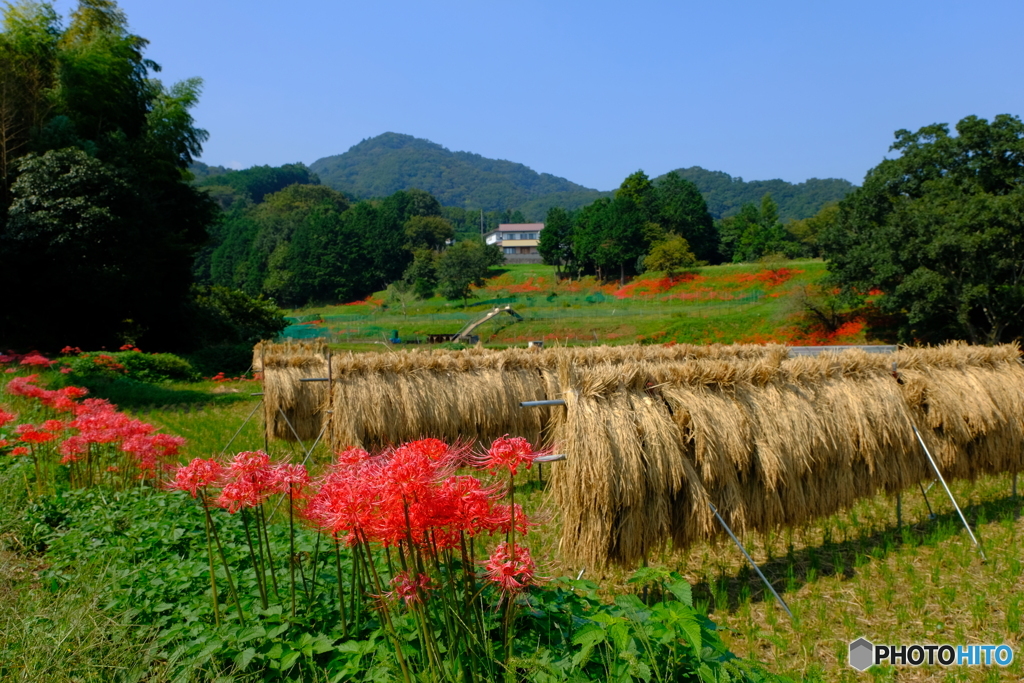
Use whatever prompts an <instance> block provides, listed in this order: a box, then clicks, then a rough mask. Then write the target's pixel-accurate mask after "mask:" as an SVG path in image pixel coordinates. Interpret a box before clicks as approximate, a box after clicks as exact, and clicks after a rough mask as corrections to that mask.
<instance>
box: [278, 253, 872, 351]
mask: <svg viewBox="0 0 1024 683" xmlns="http://www.w3.org/2000/svg"><path fill="white" fill-rule="evenodd" d="M493 272H494V277H492V278H491V279H490V280H488V281H486V283H485V284H484V286H483V287H480V288H478V289H476V290H475V298H473V299H470V300H469V305H468V306H467V307H465V308H463V307H462V305H461V304H460V303H458V302H456V303H452V302H448V301H445V300H443V299H441V298H439V297H435V298H432V299H428V300H426V301H420V300H414V299H413V298H412V297H409V298H408V299H407V300H406V301H404V303H403V302H402V301H401V300H395V299H391V300H389V299H388V296H387V293H386V292H377V293H376V294H374V295H373V296H370V297H368V298H367V299H365V300H363V301H355V302H352V303H349V304H343V305H339V306H322V307H314V308H306V309H301V310H296V311H293V312H292V313H291V315H292V320H293V325H292V326H291V327H289V328H288V329H287V330H286V331H285V336H287V337H291V338H299V339H301V338H312V337H323V338H326V339H328V340H329V341H330V342H332V343H334V344H339V345H342V347H345V348H352V349H360V350H375V349H380V348H383V347H382V346H381V343H382V341H383V340H385V339H390V338H391V336H392V333H393V332H395V331H397V332H398V336H399V338H401V339H402V340H404V341H409V342H417V341H419V342H423V341H426V340H427V337H428V335H437V334H454V333H456V332H458V331H459V330H460V329H462V328H463V327H464V326H465V325H467V324H468V323H470V322H472V321H474V320H477V319H479V318H480V317H481V316H482V315H483V314H485V313H487V312H488V311H490V310H491V309H492V308H493V307H495V306H506V305H508V306H512V307H513V309H514V310H515V311H517V312H518V313H519V314H520V315H521V316H522V318H523V319H522V320H521V321H514V320H513V319H512V318H511V317H510V316H506V315H501V316H499V317H498V318H495V319H493V320H491V321H489V322H487V323H486V324H484V325H482V326H481V327H480V328H478V329H477V330H476V334H478V335H479V337H480V339H481V341H483V342H484V343H485V344H487V345H495V346H506V345H522V344H524V343H525V342H527V341H532V340H543V341H545V342H547V343H557V344H594V343H599V344H633V343H636V342H641V343H666V342H677V343H691V344H709V343H723V344H730V343H783V344H795V345H818V344H855V343H864V342H865V340H868V341H869V342H870V341H872V340H871V339H869V338H868V337H866V332H867V329H866V322H867V321H866V320H865V318H864V315H863V312H858V311H851V312H850V313H849V314H848V315H845V316H844V317H843V318H842V319H841V320H838V321H837V323H838V324H837V326H836V327H835V328H834V329H831V330H830V329H825V328H824V327H822V326H821V324H820V323H819V322H818V321H817V320H815V319H813V318H811V317H809V316H808V315H807V312H806V309H805V307H804V302H805V301H806V293H807V292H808V291H809V289H813V287H814V283H815V282H817V281H818V280H819V279H820V278H821V277H822V276H823V275H824V273H825V264H824V263H823V262H822V261H818V260H804V261H788V262H785V263H783V264H772V265H763V264H729V265H723V266H707V267H704V268H701V269H699V270H694V271H691V272H685V273H679V274H676V275H674V276H672V277H669V276H666V275H665V274H664V273H645V274H643V275H641V276H639V277H637V278H635V279H634V280H632V281H631V282H629V283H627V284H626V285H625V286H620V285H619V284H618V283H617V282H612V283H600V282H597V281H595V280H594V278H592V277H585V278H582V279H579V280H575V281H571V282H570V281H568V280H561V281H559V280H557V279H556V277H555V272H554V268H553V267H551V266H543V265H506V266H502V267H500V268H495V269H494V271H493ZM874 341H875V343H878V342H877V340H874Z"/></svg>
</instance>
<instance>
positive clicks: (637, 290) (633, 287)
mask: <svg viewBox="0 0 1024 683" xmlns="http://www.w3.org/2000/svg"><path fill="white" fill-rule="evenodd" d="M704 279H705V278H704V276H702V275H699V274H698V273H682V274H680V275H672V276H665V277H662V278H658V279H657V280H637V281H635V282H631V283H629V284H628V285H626V286H624V287H621V288H619V289H617V290H616V291H614V292H612V296H614V297H616V298H617V299H632V298H635V297H642V296H654V295H656V294H664V293H665V292H667V291H668V290H670V289H672V288H673V287H675V286H676V285H680V284H683V283H687V282H701V281H703V280H704Z"/></svg>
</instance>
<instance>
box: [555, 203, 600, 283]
mask: <svg viewBox="0 0 1024 683" xmlns="http://www.w3.org/2000/svg"><path fill="white" fill-rule="evenodd" d="M614 220H615V207H614V204H613V203H612V200H611V199H608V198H606V197H602V198H600V199H598V200H597V201H595V202H593V203H592V204H588V205H587V206H584V207H583V208H582V209H580V211H579V213H577V214H576V220H575V221H574V223H573V229H572V251H573V254H574V255H575V257H576V261H577V263H579V265H580V266H582V267H583V268H591V269H593V270H592V271H591V272H596V273H597V276H598V278H601V279H603V276H604V273H602V271H601V267H602V263H601V261H600V260H599V256H598V252H599V250H600V248H601V245H602V243H603V242H604V240H605V236H606V235H607V234H608V233H609V232H610V230H611V225H612V223H613V222H614ZM544 229H545V230H547V227H545V228H544ZM542 234H543V233H542Z"/></svg>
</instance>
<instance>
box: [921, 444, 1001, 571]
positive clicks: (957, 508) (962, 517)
mask: <svg viewBox="0 0 1024 683" xmlns="http://www.w3.org/2000/svg"><path fill="white" fill-rule="evenodd" d="M914 434H915V435H916V436H917V440H918V441H919V442H920V443H921V448H923V449H924V454H925V455H926V456H928V462H930V463H931V464H932V469H933V470H935V474H936V475H937V476H938V477H939V483H940V484H942V488H944V489H946V495H948V496H949V499H950V500H951V501H952V502H953V507H955V508H956V513H957V514H958V515H960V521H961V522H963V523H964V528H965V529H967V533H968V534H969V535H970V537H971V540H972V541H974V545H976V546H977V547H978V552H979V553H981V559H983V560H985V561H986V562H987V561H988V558H987V557H985V551H984V550H983V549H982V547H981V544H980V543H978V539H977V538H975V537H974V532H973V531H971V525H970V524H968V523H967V518H966V517H964V513H963V511H961V510H960V506H959V505H957V504H956V498H954V497H953V492H952V491H950V490H949V486H947V485H946V480H945V479H943V478H942V472H940V471H939V466H938V465H937V464H936V462H935V460H934V458H932V454H931V453H930V452H929V451H928V446H926V445H925V444H924V439H922V438H921V432H919V431H917V427H916V426H914Z"/></svg>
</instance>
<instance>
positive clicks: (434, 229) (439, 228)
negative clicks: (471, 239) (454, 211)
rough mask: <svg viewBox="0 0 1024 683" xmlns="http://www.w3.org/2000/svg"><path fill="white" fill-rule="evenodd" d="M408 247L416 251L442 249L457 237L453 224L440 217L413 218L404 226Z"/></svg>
mask: <svg viewBox="0 0 1024 683" xmlns="http://www.w3.org/2000/svg"><path fill="white" fill-rule="evenodd" d="M403 229H404V231H405V238H406V247H407V248H408V249H410V250H413V251H415V250H416V249H434V250H440V249H442V248H443V247H444V246H445V244H446V243H447V242H448V240H450V239H452V237H454V235H455V230H454V229H453V228H452V224H451V223H449V222H448V221H447V220H445V219H444V218H441V217H440V216H412V217H411V218H409V220H407V221H406V222H405V225H404V226H403Z"/></svg>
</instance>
